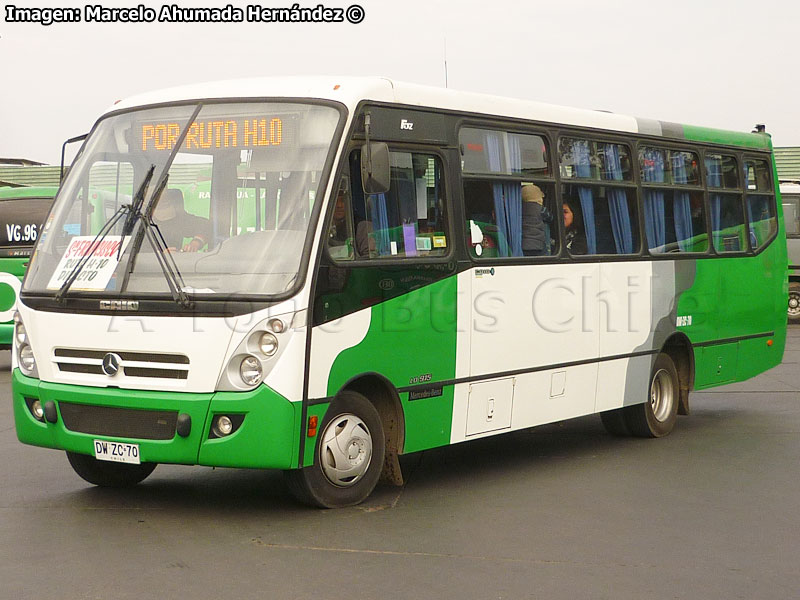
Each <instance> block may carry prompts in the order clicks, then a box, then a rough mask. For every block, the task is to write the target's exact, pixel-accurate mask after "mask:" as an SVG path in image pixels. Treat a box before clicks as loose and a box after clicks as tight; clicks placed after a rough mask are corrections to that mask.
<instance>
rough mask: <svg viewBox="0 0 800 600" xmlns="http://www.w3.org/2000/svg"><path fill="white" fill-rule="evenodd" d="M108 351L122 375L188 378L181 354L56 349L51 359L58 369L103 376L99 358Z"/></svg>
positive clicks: (186, 358) (184, 358)
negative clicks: (118, 361) (111, 353)
mask: <svg viewBox="0 0 800 600" xmlns="http://www.w3.org/2000/svg"><path fill="white" fill-rule="evenodd" d="M110 352H113V353H114V354H116V355H117V356H119V358H120V367H121V372H122V374H123V375H124V376H126V377H146V378H157V379H187V378H188V377H189V357H188V356H186V355H184V354H161V353H155V352H127V351H124V350H123V351H118V352H117V351H114V350H84V349H82V348H56V349H55V352H54V353H53V355H54V356H53V360H54V361H55V363H56V366H57V367H58V370H59V371H64V372H68V373H87V374H90V375H103V376H105V373H103V369H102V364H103V357H104V356H106V354H109V353H110Z"/></svg>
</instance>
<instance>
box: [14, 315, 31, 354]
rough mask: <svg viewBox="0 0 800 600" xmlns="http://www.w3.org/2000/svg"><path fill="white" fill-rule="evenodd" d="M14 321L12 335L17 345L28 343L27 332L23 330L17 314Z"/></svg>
mask: <svg viewBox="0 0 800 600" xmlns="http://www.w3.org/2000/svg"><path fill="white" fill-rule="evenodd" d="M14 322H15V325H14V336H15V337H16V339H17V346H18V347H22V346H24V345H25V344H27V343H28V332H27V331H25V325H23V324H22V321H21V320H20V319H19V316H16V315H15V318H14Z"/></svg>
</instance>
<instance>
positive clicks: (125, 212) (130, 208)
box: [55, 165, 156, 302]
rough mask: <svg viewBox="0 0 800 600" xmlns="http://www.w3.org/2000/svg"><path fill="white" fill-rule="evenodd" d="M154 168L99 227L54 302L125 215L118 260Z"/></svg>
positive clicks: (59, 299) (62, 294)
mask: <svg viewBox="0 0 800 600" xmlns="http://www.w3.org/2000/svg"><path fill="white" fill-rule="evenodd" d="M155 168H156V166H155V165H150V169H148V171H147V174H146V175H145V176H144V180H143V181H142V183H141V185H140V186H139V189H138V190H136V194H135V195H134V197H133V201H132V202H131V203H130V204H123V205H122V206H120V207H119V208H118V209H117V211H116V212H115V213H114V214H113V215H111V218H110V219H109V220H108V221H106V222H105V224H104V225H103V226H102V227H101V228H100V231H98V232H97V235H96V236H94V239H93V240H92V243H91V244H89V250H88V251H87V252H86V254H84V255H83V256H82V257H81V259H80V260H79V261H78V262H77V263H76V264H75V266H74V267H72V270H71V271H70V272H69V275H67V278H66V279H65V280H64V283H63V284H62V285H61V287H60V288H59V290H58V291H57V292H56V294H55V298H56V302H62V301H63V300H64V298H65V296H66V293H67V292H68V291H69V288H71V287H72V284H73V283H75V281H76V280H77V279H78V275H80V274H81V271H83V267H85V266H86V263H87V262H89V259H90V258H91V257H92V254H94V251H95V250H96V249H97V247H98V246H99V245H100V243H101V242H102V241H103V240H104V239H105V238H106V236H107V235H108V234H109V232H110V231H111V230H113V229H114V226H115V225H116V224H117V223H118V222H119V221H120V220H121V219H122V217H125V216H126V217H127V218H126V219H125V225H124V226H123V228H122V239H121V240H120V243H119V248H118V249H117V262H119V257H120V255H121V254H122V244H123V242H124V241H125V236H126V235H130V232H131V231H132V230H133V225H134V223H135V222H136V215H135V212H134V206H137V205H138V206H141V205H142V202H144V195H145V194H146V193H147V186H148V185H150V180H151V179H152V178H153V171H155Z"/></svg>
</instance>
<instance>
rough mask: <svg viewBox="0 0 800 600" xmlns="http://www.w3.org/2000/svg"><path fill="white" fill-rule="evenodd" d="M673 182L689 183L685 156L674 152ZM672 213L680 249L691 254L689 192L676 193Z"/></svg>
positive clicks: (690, 205)
mask: <svg viewBox="0 0 800 600" xmlns="http://www.w3.org/2000/svg"><path fill="white" fill-rule="evenodd" d="M672 182H673V183H683V184H686V183H688V182H689V177H688V176H687V175H686V163H685V162H684V161H683V154H681V153H680V152H674V153H673V154H672ZM672 213H673V217H674V220H675V237H676V238H677V240H678V248H680V250H681V252H691V250H692V242H691V239H692V237H693V236H694V232H693V230H692V202H691V199H690V197H689V192H677V191H676V192H674V193H673V196H672Z"/></svg>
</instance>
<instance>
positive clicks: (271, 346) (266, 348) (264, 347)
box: [258, 332, 278, 356]
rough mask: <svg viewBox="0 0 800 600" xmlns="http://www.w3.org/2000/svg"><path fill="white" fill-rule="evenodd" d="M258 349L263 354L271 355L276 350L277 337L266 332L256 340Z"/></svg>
mask: <svg viewBox="0 0 800 600" xmlns="http://www.w3.org/2000/svg"><path fill="white" fill-rule="evenodd" d="M258 349H259V350H261V352H262V353H263V354H264V356H272V355H273V354H275V353H276V352H277V351H278V338H276V337H275V336H274V335H272V334H271V333H269V332H267V333H265V334H263V335H262V336H261V339H259V341H258Z"/></svg>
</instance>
